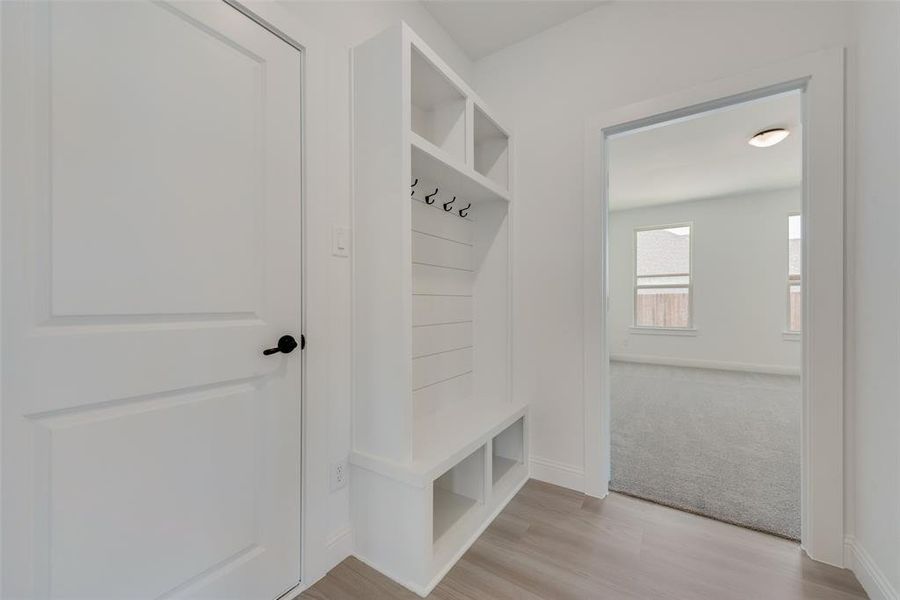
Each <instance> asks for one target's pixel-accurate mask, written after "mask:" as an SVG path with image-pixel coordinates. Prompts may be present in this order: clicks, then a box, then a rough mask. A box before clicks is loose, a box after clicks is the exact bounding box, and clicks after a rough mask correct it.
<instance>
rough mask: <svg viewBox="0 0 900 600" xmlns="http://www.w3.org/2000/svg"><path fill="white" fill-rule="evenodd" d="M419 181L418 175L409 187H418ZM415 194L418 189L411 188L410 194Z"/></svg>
mask: <svg viewBox="0 0 900 600" xmlns="http://www.w3.org/2000/svg"><path fill="white" fill-rule="evenodd" d="M418 183H419V178H418V177H416V180H415V181H413V182H412V185H411V186H409V187H410V188H414V187H416V185H418ZM415 194H416V190H413V189H411V190H410V191H409V195H410V196H414V195H415Z"/></svg>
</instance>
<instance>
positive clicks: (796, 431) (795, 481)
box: [610, 362, 801, 539]
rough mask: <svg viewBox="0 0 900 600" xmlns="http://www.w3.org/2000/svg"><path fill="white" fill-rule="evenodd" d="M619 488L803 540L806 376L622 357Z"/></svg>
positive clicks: (614, 374) (615, 468) (616, 448)
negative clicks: (802, 392)
mask: <svg viewBox="0 0 900 600" xmlns="http://www.w3.org/2000/svg"><path fill="white" fill-rule="evenodd" d="M610 371H611V382H610V387H611V396H612V405H611V410H612V419H611V434H612V435H611V437H612V448H611V450H612V456H611V460H612V477H611V480H610V488H611V489H613V490H615V491H619V492H623V493H626V494H630V495H633V496H637V497H640V498H646V499H648V500H653V501H655V502H659V503H661V504H666V505H668V506H674V507H676V508H681V509H684V510H688V511H691V512H695V513H698V514H701V515H706V516H709V517H712V518H715V519H720V520H723V521H727V522H730V523H736V524H738V525H744V526H746V527H750V528H753V529H759V530H761V531H767V532H770V533H775V534H777V535H781V536H784V537H788V538H792V539H798V538H799V537H800V414H801V407H800V401H801V400H800V378H799V377H792V376H782V375H763V374H755V373H740V372H731V371H714V370H707V369H692V368H682V367H667V366H658V365H642V364H635V363H622V362H613V363H612V364H611V365H610Z"/></svg>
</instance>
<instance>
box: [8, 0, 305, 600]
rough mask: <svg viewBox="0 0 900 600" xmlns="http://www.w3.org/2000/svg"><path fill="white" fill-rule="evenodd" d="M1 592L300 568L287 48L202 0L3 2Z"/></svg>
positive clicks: (149, 594)
mask: <svg viewBox="0 0 900 600" xmlns="http://www.w3.org/2000/svg"><path fill="white" fill-rule="evenodd" d="M2 60H3V80H2V93H3V96H2V111H3V112H2V117H3V120H2V160H3V162H2V166H3V173H2V175H3V176H2V198H0V202H2V213H0V218H2V341H3V345H2V398H0V401H2V492H3V497H2V542H3V544H2V593H0V596H2V598H4V599H5V600H12V599H17V598H82V599H89V600H100V599H105V598H108V599H115V600H123V599H130V598H171V597H191V598H201V597H202V598H241V599H248V600H249V599H260V600H267V599H272V598H275V597H277V596H278V595H280V594H281V593H283V592H284V591H286V590H287V589H289V588H290V587H292V586H294V585H296V584H297V582H298V580H299V574H300V555H299V554H300V553H299V547H300V519H299V516H300V495H299V490H300V484H299V481H300V456H299V454H300V451H299V448H300V440H299V431H300V409H299V407H300V365H301V360H300V351H299V350H297V351H294V352H292V353H290V354H282V353H278V354H272V355H269V356H263V354H262V351H263V350H264V349H265V348H267V347H271V346H274V345H275V344H276V342H277V340H278V338H279V337H280V336H282V335H284V334H290V335H293V336H295V337H296V338H297V339H298V340H299V339H300V210H299V204H300V97H301V94H300V85H301V73H300V66H301V60H300V54H299V52H298V51H297V50H296V49H294V48H293V47H291V46H289V45H288V44H287V43H285V42H284V41H282V40H280V39H279V38H277V37H275V36H274V35H272V34H271V33H269V32H268V31H266V30H264V29H263V28H262V27H261V26H259V25H258V24H256V23H254V22H252V21H251V20H250V19H248V18H247V17H245V16H244V15H242V14H241V13H239V12H238V11H237V10H235V9H234V8H232V7H230V6H228V5H226V4H224V3H218V2H178V3H171V4H169V3H163V2H151V1H128V2H55V3H50V4H47V3H39V2H31V3H3V5H2Z"/></svg>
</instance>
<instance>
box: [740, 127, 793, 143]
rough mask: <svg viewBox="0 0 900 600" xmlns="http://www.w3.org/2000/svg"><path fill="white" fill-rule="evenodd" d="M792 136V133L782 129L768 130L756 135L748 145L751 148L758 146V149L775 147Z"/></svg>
mask: <svg viewBox="0 0 900 600" xmlns="http://www.w3.org/2000/svg"><path fill="white" fill-rule="evenodd" d="M790 134H791V132H790V131H788V130H787V129H782V128H781V127H778V128H776V129H766V130H764V131H760V132H759V133H757V134H756V135H754V136H753V137H752V138H750V141H749V142H747V143H748V144H750V145H751V146H756V147H757V148H768V147H769V146H774V145H775V144H777V143H778V142H780V141H781V140H783V139H784V138H786V137H787V136H789V135H790Z"/></svg>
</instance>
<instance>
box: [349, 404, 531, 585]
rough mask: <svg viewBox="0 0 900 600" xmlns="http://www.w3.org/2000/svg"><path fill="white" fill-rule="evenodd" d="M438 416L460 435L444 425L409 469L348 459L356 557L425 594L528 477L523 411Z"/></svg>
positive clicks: (507, 409) (365, 458) (367, 458)
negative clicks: (353, 490)
mask: <svg viewBox="0 0 900 600" xmlns="http://www.w3.org/2000/svg"><path fill="white" fill-rule="evenodd" d="M466 413H468V416H467V415H466ZM474 414H477V417H474V416H472V415H474ZM438 416H443V417H444V418H447V419H456V420H457V421H458V428H456V430H455V431H456V433H455V434H454V435H448V434H447V428H446V426H443V427H439V428H438V430H436V431H435V432H434V433H435V434H436V435H435V436H434V438H433V439H434V441H435V445H434V447H433V448H424V449H423V451H424V452H423V454H422V455H421V456H420V457H417V458H416V459H415V460H414V462H413V463H412V464H411V465H410V466H406V465H401V464H397V463H391V462H389V461H384V460H382V459H379V458H374V457H371V456H367V455H364V454H360V453H354V454H352V455H351V469H352V471H351V473H352V474H351V478H352V482H353V483H352V485H353V486H355V487H356V488H357V489H356V492H357V493H354V495H353V506H352V511H353V523H354V533H355V548H356V556H357V557H358V558H359V559H360V560H362V561H363V562H365V563H367V564H369V565H370V566H372V567H374V568H376V569H378V570H379V571H381V572H382V573H383V574H385V575H387V576H388V577H390V578H391V579H393V580H394V581H396V582H397V583H399V584H401V585H403V586H404V587H406V588H408V589H410V590H412V591H414V592H416V593H417V594H419V595H420V596H427V595H428V594H429V593H430V592H431V590H432V589H433V588H434V586H435V585H437V583H438V582H439V581H440V580H441V578H442V577H443V576H444V575H445V574H446V572H447V571H449V570H450V568H451V567H452V566H453V564H454V563H455V562H456V561H457V560H458V559H459V558H460V557H461V556H462V555H463V553H465V551H466V550H467V549H468V548H469V546H471V545H472V543H473V542H474V541H475V540H476V539H477V538H478V536H479V535H480V534H481V532H482V531H484V530H485V528H487V526H488V525H490V523H491V521H493V519H494V517H496V516H497V515H498V514H499V513H500V511H501V510H503V507H505V506H506V504H507V503H508V502H509V501H510V500H511V499H512V498H513V496H515V495H516V493H517V492H518V491H519V489H521V487H522V486H523V485H524V484H525V482H526V481H527V480H528V468H527V466H526V463H525V461H524V457H525V456H527V454H526V452H527V439H528V438H527V423H528V416H527V407H526V406H524V405H520V406H513V405H511V404H508V403H504V404H503V405H499V404H498V405H497V406H494V407H490V408H489V409H487V410H486V409H485V408H484V407H482V408H481V409H480V410H479V411H477V413H473V412H472V411H471V410H469V411H460V412H459V414H457V415H452V416H451V415H435V417H438ZM362 490H365V492H364V493H358V492H361V491H362Z"/></svg>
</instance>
